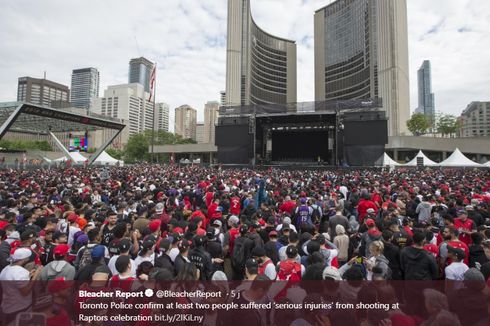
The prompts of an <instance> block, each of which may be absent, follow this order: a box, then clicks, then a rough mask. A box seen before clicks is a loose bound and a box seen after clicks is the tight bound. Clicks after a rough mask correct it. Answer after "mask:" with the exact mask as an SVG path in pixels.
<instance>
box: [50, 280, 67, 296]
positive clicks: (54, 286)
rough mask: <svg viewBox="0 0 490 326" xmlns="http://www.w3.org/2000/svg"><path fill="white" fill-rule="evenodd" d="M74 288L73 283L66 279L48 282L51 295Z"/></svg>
mask: <svg viewBox="0 0 490 326" xmlns="http://www.w3.org/2000/svg"><path fill="white" fill-rule="evenodd" d="M71 287H73V281H68V280H66V279H65V278H64V277H57V278H55V279H54V280H50V281H48V291H49V293H51V294H53V293H57V292H60V291H63V290H66V289H69V288H71Z"/></svg>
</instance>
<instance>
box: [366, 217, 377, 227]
mask: <svg viewBox="0 0 490 326" xmlns="http://www.w3.org/2000/svg"><path fill="white" fill-rule="evenodd" d="M366 225H367V226H368V227H372V226H375V225H376V223H374V220H373V219H371V218H368V219H367V220H366Z"/></svg>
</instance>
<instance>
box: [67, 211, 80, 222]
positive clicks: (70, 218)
mask: <svg viewBox="0 0 490 326" xmlns="http://www.w3.org/2000/svg"><path fill="white" fill-rule="evenodd" d="M77 220H78V215H77V214H75V213H72V214H70V215H68V222H76V221H77Z"/></svg>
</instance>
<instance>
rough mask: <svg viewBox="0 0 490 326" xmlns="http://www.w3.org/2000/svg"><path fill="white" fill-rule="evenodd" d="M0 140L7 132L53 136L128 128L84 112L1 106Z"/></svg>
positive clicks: (20, 104) (18, 104)
mask: <svg viewBox="0 0 490 326" xmlns="http://www.w3.org/2000/svg"><path fill="white" fill-rule="evenodd" d="M0 125H1V127H0V139H1V138H2V137H3V136H4V135H5V133H6V132H7V131H19V132H33V133H40V134H47V133H48V132H49V131H51V132H54V133H56V132H70V131H85V130H86V131H93V130H100V129H113V130H117V131H121V130H122V129H124V127H125V125H124V124H122V123H121V121H120V120H119V119H114V118H111V117H107V116H102V115H97V114H94V113H87V111H85V110H83V109H75V108H64V109H54V108H50V107H46V106H41V105H35V104H31V103H25V102H9V103H0Z"/></svg>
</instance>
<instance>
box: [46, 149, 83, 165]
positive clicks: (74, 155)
mask: <svg viewBox="0 0 490 326" xmlns="http://www.w3.org/2000/svg"><path fill="white" fill-rule="evenodd" d="M70 157H71V160H72V161H73V162H76V163H78V162H85V161H86V160H87V159H86V158H85V157H84V156H83V155H82V154H80V152H70ZM54 161H55V162H64V161H66V157H65V156H63V157H60V158H58V159H56V160H54Z"/></svg>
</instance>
